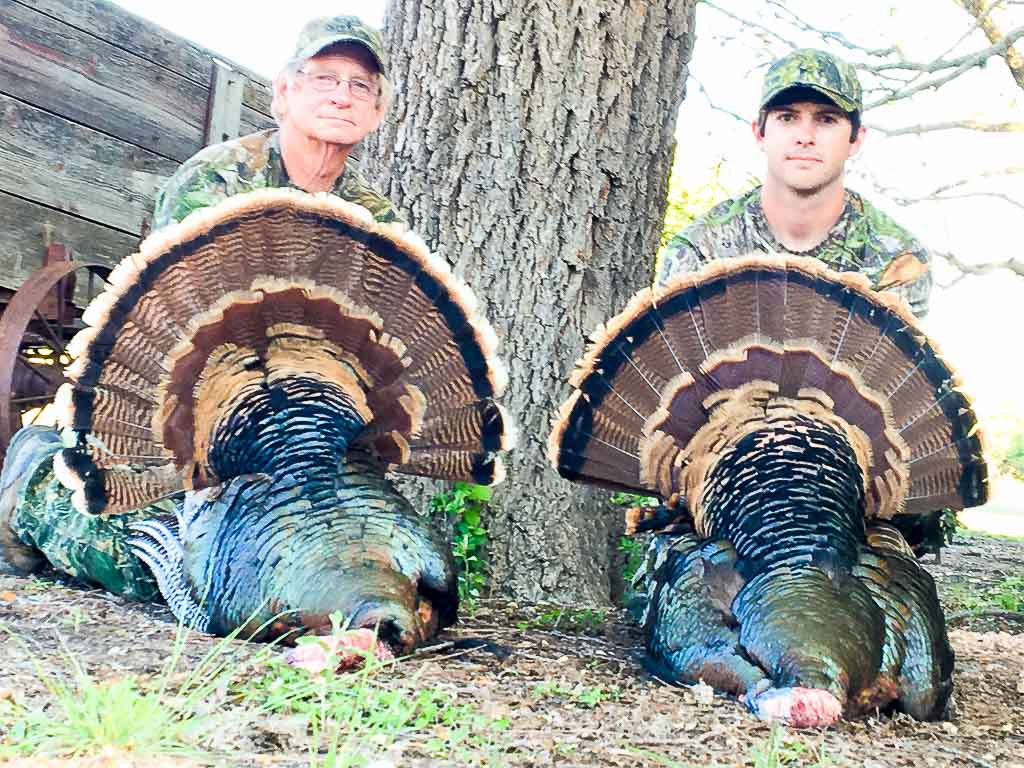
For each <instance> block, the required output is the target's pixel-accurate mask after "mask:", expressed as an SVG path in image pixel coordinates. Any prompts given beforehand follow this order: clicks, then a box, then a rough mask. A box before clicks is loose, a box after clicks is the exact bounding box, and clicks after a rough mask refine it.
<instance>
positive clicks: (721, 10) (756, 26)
mask: <svg viewBox="0 0 1024 768" xmlns="http://www.w3.org/2000/svg"><path fill="white" fill-rule="evenodd" d="M702 2H703V3H704V5H706V6H708V8H713V9H714V10H716V11H718V12H719V13H721V14H722V15H724V16H728V17H729V18H730V19H732V20H733V21H738V22H739V23H740V24H742V25H743V26H744V27H753V28H754V29H758V30H760V31H761V32H763V33H764V34H766V35H768V36H769V37H773V38H775V39H776V40H778V41H779V42H780V43H783V44H784V45H785V46H787V47H788V48H794V49H795V48H799V47H800V46H799V45H797V44H796V43H794V42H793V41H792V40H787V39H786V38H785V37H783V36H782V35H780V34H779V33H778V32H776V31H775V30H774V29H769V28H768V27H766V26H764V25H763V24H758V23H757V22H756V21H753V20H752V19H745V18H743V17H742V16H737V15H736V14H735V13H733V12H732V11H727V10H725V8H722V7H721V6H720V5H716V4H715V3H713V2H711V0H702Z"/></svg>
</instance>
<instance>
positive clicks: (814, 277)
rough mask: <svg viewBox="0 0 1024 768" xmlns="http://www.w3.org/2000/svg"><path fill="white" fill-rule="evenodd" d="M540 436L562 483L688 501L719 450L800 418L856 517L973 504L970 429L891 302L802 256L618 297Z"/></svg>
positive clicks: (981, 466)
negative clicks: (832, 450)
mask: <svg viewBox="0 0 1024 768" xmlns="http://www.w3.org/2000/svg"><path fill="white" fill-rule="evenodd" d="M592 340H593V344H592V345H591V347H590V348H589V349H588V351H587V353H586V355H585V356H584V358H583V359H582V360H581V361H580V362H579V363H578V364H577V369H576V370H575V371H574V373H573V375H572V377H571V379H570V383H571V384H572V385H573V386H574V387H575V391H574V392H573V393H572V395H571V396H570V397H569V399H568V400H567V402H566V403H565V404H564V405H563V407H562V409H561V412H560V414H559V416H558V418H557V420H556V423H555V426H554V429H553V430H552V432H551V435H550V438H549V456H550V459H551V462H552V464H553V465H554V466H555V468H556V469H557V470H558V472H559V473H560V474H561V475H562V476H563V477H566V478H568V479H570V480H576V481H579V482H584V483H591V484H595V485H601V486H604V487H608V488H612V489H619V490H629V491H634V492H640V493H650V494H656V495H659V496H661V497H662V498H664V499H667V500H668V502H669V505H670V506H671V505H672V504H673V503H676V502H678V500H679V498H680V496H682V497H685V498H687V499H689V500H690V504H689V506H690V512H691V513H692V514H693V516H694V522H695V523H696V524H697V526H698V529H699V530H700V529H701V527H702V526H701V510H700V509H699V500H700V499H701V495H702V494H701V490H702V488H703V485H704V483H705V481H706V479H707V473H708V471H709V469H710V468H711V467H712V466H713V465H714V463H715V461H716V460H717V457H718V456H720V455H721V454H722V452H723V450H724V449H725V448H727V447H729V446H731V445H735V443H736V441H738V440H739V439H741V438H742V437H743V436H745V435H748V434H750V433H751V432H754V431H756V430H759V429H763V428H764V427H766V426H770V425H771V424H772V423H773V422H776V421H778V420H783V419H788V420H790V421H791V420H792V417H793V416H794V415H799V414H802V415H805V416H809V417H812V418H813V419H814V420H816V421H818V422H819V423H820V422H824V423H827V424H829V425H831V426H832V427H834V428H835V429H838V430H839V431H840V433H841V434H843V435H845V436H846V438H847V440H848V441H849V443H850V445H851V446H852V447H853V449H854V452H855V454H856V457H857V460H858V462H859V463H860V465H861V469H862V470H863V476H864V481H865V488H864V490H865V494H866V499H865V500H866V514H867V516H868V517H878V518H889V517H892V516H893V515H894V514H896V513H926V512H932V511H934V510H937V509H940V508H942V507H946V506H949V507H954V508H957V509H961V508H964V507H970V506H975V505H977V504H981V503H983V502H984V501H985V499H986V494H987V470H986V465H985V461H984V458H983V456H982V445H981V440H980V434H979V432H978V428H977V422H976V419H975V416H974V413H973V411H972V409H971V404H970V401H969V399H968V398H967V397H966V396H965V395H964V394H963V392H962V391H961V388H960V386H959V384H958V382H957V380H956V377H955V376H954V374H953V372H952V371H951V370H950V368H949V367H948V366H947V365H946V363H945V362H944V361H943V360H942V358H941V357H940V356H939V354H938V353H937V351H936V349H935V347H934V345H933V344H932V342H930V341H929V340H928V339H927V338H925V336H924V334H923V333H922V331H921V330H920V329H919V328H918V326H917V324H916V322H915V320H914V318H913V316H912V315H911V314H910V312H909V310H908V309H907V308H906V306H905V305H904V304H903V302H902V300H901V299H899V298H898V297H896V296H894V295H892V294H885V293H877V292H874V291H872V290H871V289H870V287H869V284H868V282H867V281H866V279H864V278H863V277H862V276H860V275H858V274H855V273H837V272H833V271H831V270H829V269H827V268H826V267H824V266H823V265H822V264H821V263H820V262H818V261H816V260H813V259H805V258H782V257H775V256H768V257H766V256H763V255H760V256H746V257H743V258H737V259H729V260H723V261H718V262H715V263H713V264H712V265H710V266H709V267H708V268H706V269H705V270H704V271H702V272H700V273H697V274H692V275H682V276H680V277H679V278H677V279H676V280H675V281H673V282H672V283H671V284H669V285H667V286H665V287H663V288H662V289H659V290H657V291H652V290H651V289H647V290H644V291H641V292H640V293H639V294H637V295H636V296H634V297H633V299H632V300H631V301H630V303H629V305H628V306H627V307H626V309H625V310H624V311H623V312H622V313H620V314H619V315H617V316H616V317H614V318H612V319H611V320H610V321H608V322H607V323H606V324H605V325H603V326H601V327H599V328H598V329H597V330H596V331H595V332H594V334H593V336H592Z"/></svg>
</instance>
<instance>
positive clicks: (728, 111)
mask: <svg viewBox="0 0 1024 768" xmlns="http://www.w3.org/2000/svg"><path fill="white" fill-rule="evenodd" d="M690 80H692V81H693V82H694V83H696V84H697V87H698V88H700V92H701V93H703V94H704V98H705V99H707V102H708V106H709V107H711V108H712V109H713V110H715V111H716V112H721V113H722V114H725V115H728V116H729V117H732V118H735V119H736V120H739V121H740V122H741V123H743V124H744V125H749V124H750V118H746V117H743V116H742V115H738V114H736V113H735V112H733V111H732V110H731V109H726V108H725V107H720V106H718V105H717V104H716V103H715V102H714V101H712V100H711V94H710V93H708V89H707V88H705V87H704V83H702V82H701V81H700V80H698V79H697V78H696V77H694V76H693V75H692V74H691V75H690Z"/></svg>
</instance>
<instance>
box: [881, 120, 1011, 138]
mask: <svg viewBox="0 0 1024 768" xmlns="http://www.w3.org/2000/svg"><path fill="white" fill-rule="evenodd" d="M867 127H868V128H870V129H871V130H873V131H878V132H879V133H883V134H885V135H886V136H920V135H921V134H922V133H934V132H936V131H952V130H959V129H963V130H970V131H982V132H984V133H1024V123H983V122H981V121H979V120H954V121H951V122H948V123H933V124H931V125H909V126H907V127H905V128H883V127H882V126H880V125H876V124H875V123H868V124H867Z"/></svg>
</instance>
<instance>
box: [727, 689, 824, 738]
mask: <svg viewBox="0 0 1024 768" xmlns="http://www.w3.org/2000/svg"><path fill="white" fill-rule="evenodd" d="M746 704H747V707H748V709H750V711H751V712H753V713H754V714H755V715H757V717H758V718H760V719H761V720H768V721H778V722H781V723H785V724H786V725H788V726H790V727H792V728H821V727H824V726H828V725H832V724H833V723H834V722H836V721H837V720H838V719H839V718H840V717H842V715H843V706H842V704H840V703H839V699H837V698H836V697H835V696H833V695H832V694H831V693H829V692H828V691H822V690H820V689H818V688H800V687H796V688H769V689H768V690H766V691H764V692H763V693H759V694H757V695H756V696H751V697H748V698H747V699H746Z"/></svg>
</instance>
